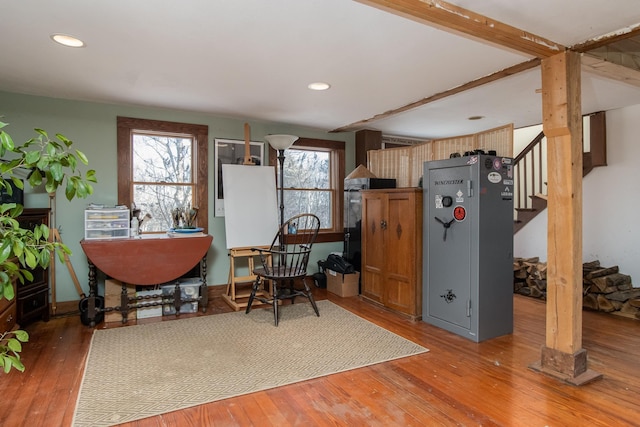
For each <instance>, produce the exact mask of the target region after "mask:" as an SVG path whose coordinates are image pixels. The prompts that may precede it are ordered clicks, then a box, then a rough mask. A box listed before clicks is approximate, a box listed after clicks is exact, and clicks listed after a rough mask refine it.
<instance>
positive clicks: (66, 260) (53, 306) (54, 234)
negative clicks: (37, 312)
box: [50, 228, 86, 315]
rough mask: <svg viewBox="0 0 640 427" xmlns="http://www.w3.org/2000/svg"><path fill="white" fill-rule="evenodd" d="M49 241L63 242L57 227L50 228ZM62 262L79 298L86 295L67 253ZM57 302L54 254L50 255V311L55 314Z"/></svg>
mask: <svg viewBox="0 0 640 427" xmlns="http://www.w3.org/2000/svg"><path fill="white" fill-rule="evenodd" d="M50 237H51V242H53V243H64V242H63V241H62V238H61V237H60V232H59V231H58V229H57V228H52V229H51V234H50ZM64 263H65V264H66V265H67V269H68V270H69V274H70V275H71V280H72V281H73V284H74V285H75V287H76V291H78V295H79V296H80V299H83V298H85V297H86V295H85V293H84V292H83V291H82V287H81V286H80V281H79V280H78V276H76V271H75V270H74V269H73V265H72V264H71V259H69V255H68V254H67V253H66V252H65V253H64ZM57 309H58V307H57V302H56V260H55V254H52V256H51V312H52V314H54V315H55V314H56V310H57Z"/></svg>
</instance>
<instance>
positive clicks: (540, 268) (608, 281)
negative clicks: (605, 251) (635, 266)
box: [513, 257, 640, 319]
mask: <svg viewBox="0 0 640 427" xmlns="http://www.w3.org/2000/svg"><path fill="white" fill-rule="evenodd" d="M582 277H583V280H582V307H583V308H585V309H589V310H596V311H602V312H606V313H611V314H616V315H620V316H624V317H630V318H634V319H640V288H634V287H633V284H632V282H631V276H629V275H627V274H622V273H620V271H619V268H618V266H613V267H602V266H601V265H600V261H591V262H587V263H584V264H583V265H582ZM513 279H514V281H513V286H514V288H513V289H514V292H515V293H517V294H520V295H526V296H530V297H533V298H539V299H543V300H546V297H547V264H546V263H545V262H540V261H539V258H537V257H536V258H514V260H513Z"/></svg>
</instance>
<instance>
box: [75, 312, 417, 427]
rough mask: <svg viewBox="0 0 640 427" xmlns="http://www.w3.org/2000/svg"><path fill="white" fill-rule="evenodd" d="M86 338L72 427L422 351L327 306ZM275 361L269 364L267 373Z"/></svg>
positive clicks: (184, 322)
mask: <svg viewBox="0 0 640 427" xmlns="http://www.w3.org/2000/svg"><path fill="white" fill-rule="evenodd" d="M318 308H319V310H320V317H316V315H315V313H314V312H313V309H312V308H311V305H310V304H309V303H308V302H300V303H297V304H294V305H287V306H285V307H282V308H281V313H280V316H281V317H280V324H279V326H278V327H275V326H274V324H273V312H272V311H271V310H269V309H254V310H253V311H251V313H249V314H245V313H244V312H234V313H226V314H218V315H214V316H201V317H193V318H188V319H180V320H171V321H165V322H158V323H153V324H146V325H137V326H127V327H123V328H116V329H105V330H96V331H95V332H94V335H93V338H92V341H91V347H90V349H89V354H88V357H87V365H86V367H85V372H84V378H83V380H82V385H81V388H80V393H79V396H78V402H77V405H76V412H75V414H74V422H73V425H74V426H92V427H97V426H110V425H114V424H119V423H123V422H127V421H133V420H137V419H140V418H145V417H150V416H153V415H159V414H163V413H167V412H171V411H175V410H178V409H183V408H187V407H190V406H195V405H200V404H203V403H208V402H213V401H216V400H220V399H226V398H229V397H233V396H239V395H242V394H247V393H252V392H256V391H260V390H266V389H270V388H274V387H278V386H283V385H285V384H291V383H295V382H298V381H303V380H308V379H311V378H317V377H321V376H324V375H329V374H333V373H336V372H342V371H347V370H350V369H355V368H359V367H362V366H367V365H372V364H376V363H380V362H384V361H388V360H393V359H398V358H401V357H406V356H411V355H415V354H419V353H424V352H426V351H428V350H427V349H426V348H424V347H422V346H419V345H417V344H415V343H413V342H411V341H408V340H406V339H404V338H402V337H400V336H398V335H396V334H393V333H391V332H389V331H387V330H385V329H383V328H381V327H379V326H377V325H375V324H373V323H371V322H369V321H367V320H364V319H362V318H361V317H358V316H356V315H354V314H352V313H350V312H349V311H347V310H344V309H342V308H341V307H338V306H337V305H335V304H333V303H331V302H330V301H318ZM273 361H276V363H272V362H273Z"/></svg>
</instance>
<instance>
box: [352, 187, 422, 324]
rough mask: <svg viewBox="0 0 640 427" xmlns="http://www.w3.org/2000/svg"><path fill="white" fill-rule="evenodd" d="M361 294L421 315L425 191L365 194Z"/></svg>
mask: <svg viewBox="0 0 640 427" xmlns="http://www.w3.org/2000/svg"><path fill="white" fill-rule="evenodd" d="M361 274H362V296H363V297H365V298H367V299H369V300H372V301H375V302H377V303H380V304H382V305H384V306H385V307H388V308H390V309H392V310H395V311H398V312H400V313H404V314H406V315H409V316H410V317H411V318H413V319H419V318H421V316H422V189H418V188H396V189H384V190H364V191H362V272H361Z"/></svg>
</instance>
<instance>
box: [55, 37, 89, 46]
mask: <svg viewBox="0 0 640 427" xmlns="http://www.w3.org/2000/svg"><path fill="white" fill-rule="evenodd" d="M51 40H53V41H54V42H56V43H60V44H61V45H63V46H67V47H84V46H85V44H84V42H83V41H82V40H80V39H79V38H77V37H73V36H70V35H67V34H52V35H51Z"/></svg>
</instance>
